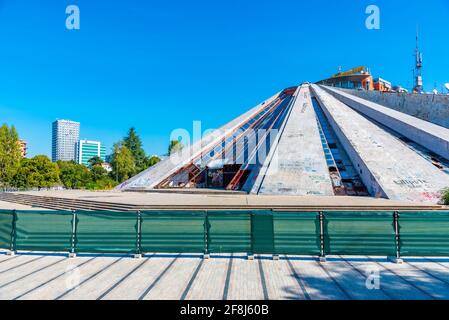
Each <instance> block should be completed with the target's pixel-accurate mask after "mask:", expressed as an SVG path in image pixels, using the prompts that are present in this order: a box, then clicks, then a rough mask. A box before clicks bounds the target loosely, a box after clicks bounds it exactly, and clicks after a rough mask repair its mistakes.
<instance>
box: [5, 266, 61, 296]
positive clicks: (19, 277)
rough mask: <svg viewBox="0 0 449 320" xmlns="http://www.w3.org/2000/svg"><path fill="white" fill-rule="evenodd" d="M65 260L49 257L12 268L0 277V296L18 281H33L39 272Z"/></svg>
mask: <svg viewBox="0 0 449 320" xmlns="http://www.w3.org/2000/svg"><path fill="white" fill-rule="evenodd" d="M64 260H65V258H63V257H49V258H48V259H37V260H35V261H33V262H31V263H29V264H26V265H23V266H21V267H18V268H14V269H13V270H11V271H9V272H5V273H3V274H2V275H1V276H0V296H1V295H2V293H3V292H4V291H9V290H10V287H11V285H13V284H16V283H18V282H20V281H23V280H25V281H27V280H29V279H33V278H34V277H35V276H36V275H37V274H39V273H40V272H45V271H46V270H48V269H51V268H52V267H54V266H57V265H60V264H61V263H62V262H63V261H64Z"/></svg>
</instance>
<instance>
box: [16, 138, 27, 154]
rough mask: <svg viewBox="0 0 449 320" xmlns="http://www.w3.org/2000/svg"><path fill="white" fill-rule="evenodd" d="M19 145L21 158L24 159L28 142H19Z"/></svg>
mask: <svg viewBox="0 0 449 320" xmlns="http://www.w3.org/2000/svg"><path fill="white" fill-rule="evenodd" d="M18 143H19V145H20V153H21V156H22V158H26V157H27V155H28V142H27V141H25V140H19V142H18Z"/></svg>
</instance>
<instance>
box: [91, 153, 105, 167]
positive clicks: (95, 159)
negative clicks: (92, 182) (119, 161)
mask: <svg viewBox="0 0 449 320" xmlns="http://www.w3.org/2000/svg"><path fill="white" fill-rule="evenodd" d="M87 162H88V164H89V168H90V169H92V168H93V167H95V166H101V165H102V164H103V163H104V161H103V160H101V158H100V157H99V156H95V157H93V158H91V159H90V160H89V161H87Z"/></svg>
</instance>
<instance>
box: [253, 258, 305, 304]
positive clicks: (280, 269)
mask: <svg viewBox="0 0 449 320" xmlns="http://www.w3.org/2000/svg"><path fill="white" fill-rule="evenodd" d="M259 263H260V264H262V268H263V271H264V276H265V283H266V288H267V295H268V299H269V300H307V298H306V296H305V294H304V292H303V289H302V288H301V286H300V285H299V283H298V281H297V279H296V278H295V274H294V273H293V272H292V271H291V270H290V267H289V264H288V261H287V260H284V259H282V260H278V261H274V260H272V259H270V258H268V259H261V260H259Z"/></svg>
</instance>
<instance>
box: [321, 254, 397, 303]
mask: <svg viewBox="0 0 449 320" xmlns="http://www.w3.org/2000/svg"><path fill="white" fill-rule="evenodd" d="M328 262H333V263H322V264H321V265H322V267H323V268H324V269H326V270H327V272H329V274H330V275H331V276H332V278H333V279H334V280H335V281H336V282H337V283H338V285H339V286H340V288H342V289H343V290H344V291H345V292H346V293H347V294H348V295H349V296H350V297H351V299H354V300H389V299H390V297H389V296H388V295H386V294H385V293H384V292H382V290H375V289H370V287H368V286H367V277H366V276H364V275H362V274H361V273H360V272H357V271H356V270H354V268H353V267H352V266H351V265H350V264H348V263H347V262H346V261H344V260H342V259H337V260H335V261H333V260H331V259H328Z"/></svg>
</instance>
